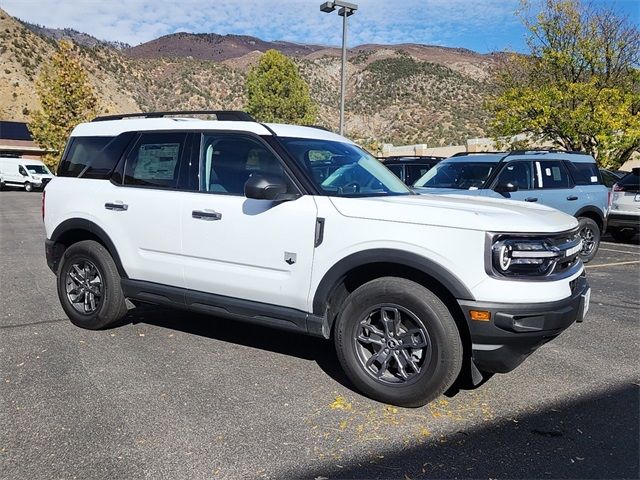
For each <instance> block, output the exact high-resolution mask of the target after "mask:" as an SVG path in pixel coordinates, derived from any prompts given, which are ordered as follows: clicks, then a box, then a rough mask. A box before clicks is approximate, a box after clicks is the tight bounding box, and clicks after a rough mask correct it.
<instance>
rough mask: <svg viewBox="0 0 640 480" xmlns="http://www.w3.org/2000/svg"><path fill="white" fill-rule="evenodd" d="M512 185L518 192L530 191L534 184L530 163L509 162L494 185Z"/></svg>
mask: <svg viewBox="0 0 640 480" xmlns="http://www.w3.org/2000/svg"><path fill="white" fill-rule="evenodd" d="M499 183H503V184H504V183H513V184H514V185H517V186H518V190H531V189H532V188H533V183H534V174H533V168H532V165H531V162H528V161H523V162H511V163H509V164H507V165H506V166H505V167H504V168H503V169H502V171H501V172H500V174H499V175H498V180H497V183H496V184H499Z"/></svg>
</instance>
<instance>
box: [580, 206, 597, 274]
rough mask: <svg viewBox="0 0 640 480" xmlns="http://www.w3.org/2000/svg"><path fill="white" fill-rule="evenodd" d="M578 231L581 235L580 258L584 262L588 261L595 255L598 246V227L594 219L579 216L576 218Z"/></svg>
mask: <svg viewBox="0 0 640 480" xmlns="http://www.w3.org/2000/svg"><path fill="white" fill-rule="evenodd" d="M578 232H579V233H580V236H581V237H582V251H581V252H580V259H581V260H582V261H583V262H584V263H589V262H590V261H591V260H593V258H594V257H595V256H596V253H598V248H599V247H600V227H599V226H598V224H597V223H596V222H595V221H594V220H592V219H590V218H588V217H580V218H578Z"/></svg>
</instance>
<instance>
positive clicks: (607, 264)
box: [585, 260, 640, 268]
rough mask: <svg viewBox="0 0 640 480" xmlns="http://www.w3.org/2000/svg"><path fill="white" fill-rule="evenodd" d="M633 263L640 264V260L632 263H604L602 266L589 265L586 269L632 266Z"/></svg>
mask: <svg viewBox="0 0 640 480" xmlns="http://www.w3.org/2000/svg"><path fill="white" fill-rule="evenodd" d="M632 263H640V260H633V261H630V262H615V263H602V264H600V265H587V266H586V267H585V268H598V267H614V266H616V265H631V264H632Z"/></svg>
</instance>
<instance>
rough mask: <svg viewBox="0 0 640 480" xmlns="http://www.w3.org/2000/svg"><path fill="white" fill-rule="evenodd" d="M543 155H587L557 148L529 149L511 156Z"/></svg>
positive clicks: (513, 153)
mask: <svg viewBox="0 0 640 480" xmlns="http://www.w3.org/2000/svg"><path fill="white" fill-rule="evenodd" d="M541 153H571V154H574V155H586V153H585V152H581V151H579V150H558V149H556V148H529V149H526V150H512V151H510V152H509V155H527V154H530V155H537V154H541Z"/></svg>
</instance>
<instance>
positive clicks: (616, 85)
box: [488, 0, 640, 168]
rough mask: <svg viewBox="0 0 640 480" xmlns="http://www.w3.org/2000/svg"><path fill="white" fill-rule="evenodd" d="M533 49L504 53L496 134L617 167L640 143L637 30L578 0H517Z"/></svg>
mask: <svg viewBox="0 0 640 480" xmlns="http://www.w3.org/2000/svg"><path fill="white" fill-rule="evenodd" d="M521 2H522V8H521V10H520V15H521V17H522V19H523V22H524V24H525V26H526V27H527V29H528V31H529V34H528V37H527V44H528V46H529V49H530V55H526V56H525V55H518V54H512V55H509V56H508V57H507V59H506V61H505V62H504V63H503V64H502V65H501V67H500V68H499V72H498V86H499V89H498V94H497V95H496V96H495V97H493V98H492V99H490V100H489V102H488V106H489V109H490V111H491V112H492V113H493V115H494V118H493V122H492V127H493V129H494V135H495V136H511V135H516V134H519V133H526V134H528V135H529V139H530V140H529V141H530V143H539V142H545V141H547V142H551V143H552V144H553V145H555V146H557V147H560V148H563V149H566V150H582V151H585V152H588V153H590V154H592V155H593V156H594V157H595V158H596V159H597V160H598V162H599V163H600V164H601V165H603V166H608V167H612V168H615V167H618V166H619V165H621V164H622V163H624V162H625V161H626V160H628V159H629V158H630V157H631V155H632V154H633V152H635V151H638V149H639V148H640V115H639V112H640V73H639V71H638V64H639V61H640V33H639V30H638V27H637V26H636V25H634V24H633V23H631V22H630V21H629V20H628V19H627V18H623V17H620V16H618V15H617V14H616V13H615V12H613V11H612V10H609V9H594V8H592V7H587V6H585V5H583V4H582V3H581V2H580V0H546V1H545V3H544V6H543V9H542V10H541V11H540V13H538V15H536V16H532V15H530V8H529V5H528V2H527V1H526V0H521Z"/></svg>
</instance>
